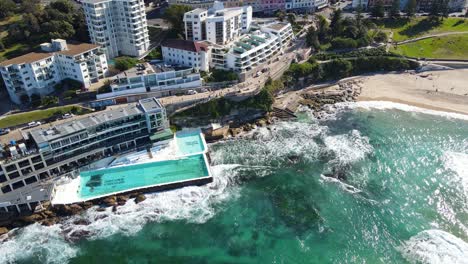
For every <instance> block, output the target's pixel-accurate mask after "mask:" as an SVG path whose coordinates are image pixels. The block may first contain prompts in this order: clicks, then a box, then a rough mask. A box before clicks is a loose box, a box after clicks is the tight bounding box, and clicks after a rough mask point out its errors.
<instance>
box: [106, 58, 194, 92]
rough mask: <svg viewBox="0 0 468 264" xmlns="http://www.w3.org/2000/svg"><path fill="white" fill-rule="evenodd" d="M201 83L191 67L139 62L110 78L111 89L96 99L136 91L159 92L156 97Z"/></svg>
mask: <svg viewBox="0 0 468 264" xmlns="http://www.w3.org/2000/svg"><path fill="white" fill-rule="evenodd" d="M201 85H202V79H201V77H200V73H198V72H196V71H194V69H193V68H191V67H185V68H180V67H178V68H176V67H171V66H168V65H165V64H150V63H144V64H139V65H137V67H135V68H132V69H130V70H128V71H125V72H122V73H120V74H118V75H116V76H114V77H112V79H111V87H110V88H111V91H110V92H108V93H103V94H98V95H97V98H98V99H104V98H109V97H115V96H120V95H129V94H136V93H146V92H152V94H153V96H155V92H159V95H156V96H158V97H162V96H171V95H174V94H177V93H179V92H180V91H181V90H184V89H191V88H192V89H193V88H198V87H200V86H201Z"/></svg>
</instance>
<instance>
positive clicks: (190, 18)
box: [184, 2, 252, 45]
mask: <svg viewBox="0 0 468 264" xmlns="http://www.w3.org/2000/svg"><path fill="white" fill-rule="evenodd" d="M251 23H252V7H250V6H243V7H233V8H224V5H223V3H221V2H215V3H214V5H213V7H212V8H211V9H208V10H206V9H201V8H197V9H195V10H192V11H190V12H187V13H185V15H184V24H185V38H186V39H187V40H195V41H198V40H208V41H210V42H212V43H216V44H219V45H224V44H228V43H229V42H231V41H233V40H235V39H236V38H238V37H239V36H240V35H241V34H242V33H247V32H248V31H249V30H250V24H251Z"/></svg>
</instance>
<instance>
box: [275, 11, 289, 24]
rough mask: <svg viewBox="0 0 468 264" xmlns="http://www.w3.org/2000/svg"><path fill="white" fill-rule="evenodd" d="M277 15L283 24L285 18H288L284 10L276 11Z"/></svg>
mask: <svg viewBox="0 0 468 264" xmlns="http://www.w3.org/2000/svg"><path fill="white" fill-rule="evenodd" d="M275 15H276V17H277V18H278V20H279V21H281V22H283V21H284V18H285V17H286V13H285V12H284V11H283V10H278V11H276V14H275Z"/></svg>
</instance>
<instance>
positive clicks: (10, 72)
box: [0, 39, 108, 104]
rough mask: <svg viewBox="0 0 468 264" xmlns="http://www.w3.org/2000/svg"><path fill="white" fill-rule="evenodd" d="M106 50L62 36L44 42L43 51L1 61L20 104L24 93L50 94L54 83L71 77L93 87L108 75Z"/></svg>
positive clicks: (7, 82) (0, 69) (1, 69)
mask: <svg viewBox="0 0 468 264" xmlns="http://www.w3.org/2000/svg"><path fill="white" fill-rule="evenodd" d="M107 71H108V66H107V60H106V56H105V54H104V52H103V51H102V49H101V48H100V47H99V46H98V45H94V44H88V43H67V42H66V41H65V40H62V39H55V40H52V43H43V44H41V51H38V52H32V53H28V54H25V55H22V56H19V57H16V58H13V59H11V60H6V61H3V62H1V63H0V72H1V74H2V77H3V81H4V82H5V86H6V88H7V91H8V94H9V95H10V98H11V100H12V101H13V102H15V103H17V104H19V103H21V99H22V97H24V96H28V97H31V95H33V94H37V95H39V96H43V95H47V94H49V93H51V92H53V91H54V86H55V85H56V84H58V83H59V82H61V81H62V80H64V79H67V78H70V79H73V80H76V81H79V82H81V83H83V86H84V87H86V88H87V87H89V86H90V85H91V83H95V82H97V81H98V80H99V79H101V78H104V77H105V75H106V74H107Z"/></svg>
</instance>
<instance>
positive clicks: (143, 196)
mask: <svg viewBox="0 0 468 264" xmlns="http://www.w3.org/2000/svg"><path fill="white" fill-rule="evenodd" d="M144 200H146V196H145V195H144V194H140V195H138V196H137V197H136V198H135V203H141V202H143V201H144Z"/></svg>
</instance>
